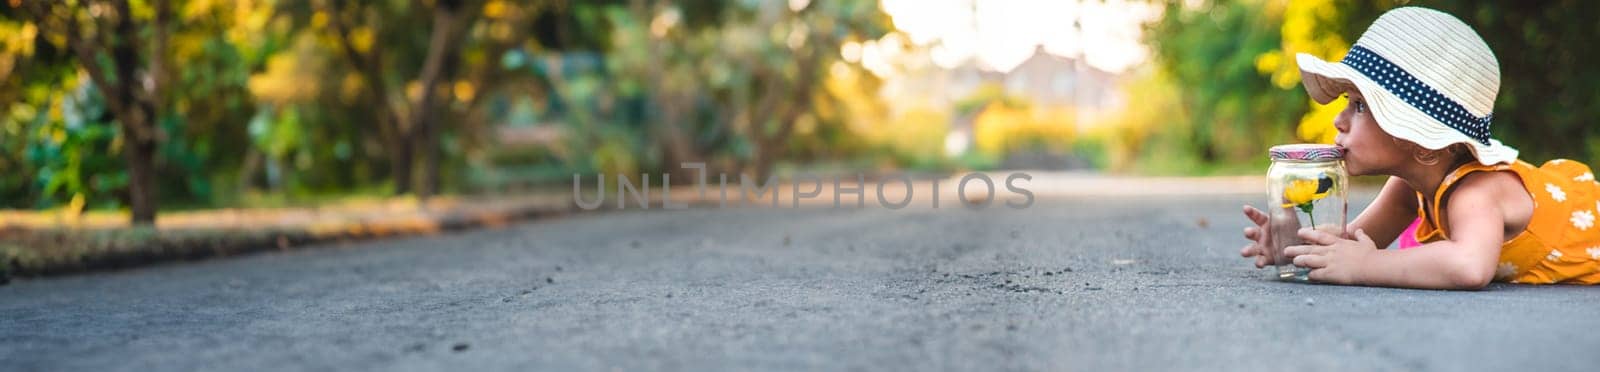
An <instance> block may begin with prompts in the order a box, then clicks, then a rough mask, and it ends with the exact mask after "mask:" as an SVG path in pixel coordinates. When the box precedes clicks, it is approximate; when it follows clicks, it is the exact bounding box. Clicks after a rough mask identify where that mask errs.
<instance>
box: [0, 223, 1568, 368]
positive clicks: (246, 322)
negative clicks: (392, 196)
mask: <svg viewBox="0 0 1600 372" xmlns="http://www.w3.org/2000/svg"><path fill="white" fill-rule="evenodd" d="M870 195H871V194H869V196H870ZM1006 197H1009V196H1006V195H1002V196H1001V198H1002V199H1003V198H1006ZM1257 199H1260V198H1259V197H1258V196H1257V195H1256V194H1245V195H1231V196H1230V195H1205V196H1203V197H1195V198H1185V197H1182V196H1172V195H1166V196H1131V195H1119V196H1109V197H1088V196H1067V197H1053V198H1041V199H1040V200H1038V201H1037V203H1035V204H1034V205H1033V206H1031V207H1030V208H1027V209H1023V210H1016V209H1010V208H1005V207H1004V206H1003V205H1001V204H999V203H996V204H994V205H992V206H990V208H987V209H984V210H981V211H970V210H965V209H961V208H955V207H954V206H953V205H950V204H945V205H942V206H941V208H940V209H932V208H930V207H929V206H928V205H926V204H918V205H913V206H912V207H908V208H906V209H900V210H891V209H886V208H883V207H880V206H877V205H875V204H873V203H870V202H869V203H868V206H867V207H866V208H862V209H855V208H846V209H830V208H815V207H806V206H802V207H800V208H782V207H780V208H750V207H741V208H733V207H729V208H726V209H720V208H702V209H689V210H674V211H662V210H623V211H614V212H603V213H593V214H581V215H576V216H571V217H565V218H560V219H553V220H545V221H537V222H531V223H526V224H521V225H515V226H511V227H507V228H501V229H493V230H480V231H472V232H463V233H453V234H447V235H438V236H427V237H417V238H403V239H390V240H381V241H373V242H366V243H359V244H344V245H331V246H327V247H324V248H322V249H306V250H296V251H290V252H280V253H268V254H259V255H253V256H248V257H239V258H231V259H218V260H211V261H205V262H198V263H187V264H175V265H165V266H157V267H150V268H142V269H134V270H125V271H118V272H110V273H99V274H88V275H81V276H72V277H61V278H47V279H32V280H22V281H19V282H15V283H12V284H11V285H8V286H3V287H0V315H3V319H0V370H15V371H46V370H86V371H107V370H127V371H155V370H163V371H165V370H552V371H567V370H816V369H826V370H997V369H998V370H1085V371H1099V370H1218V371H1386V370H1400V371H1466V370H1493V371H1510V370H1528V371H1595V370H1597V369H1600V288H1587V287H1573V286H1543V287H1539V286H1521V285H1500V284H1496V285H1493V286H1491V287H1490V288H1488V289H1487V290H1485V291H1480V292H1444V291H1424V290H1403V289H1382V288H1354V287H1337V286H1323V285H1308V284H1294V283H1282V282H1274V281H1270V280H1267V279H1266V278H1267V275H1268V274H1267V272H1265V271H1261V270H1255V269H1254V268H1253V267H1251V266H1250V265H1249V263H1248V262H1247V261H1245V260H1243V259H1240V258H1239V257H1238V253H1237V251H1238V249H1239V247H1240V246H1241V245H1242V244H1243V243H1244V240H1243V238H1241V237H1240V229H1241V228H1242V227H1243V226H1244V218H1243V217H1242V216H1240V214H1239V206H1240V205H1241V204H1242V203H1246V202H1257V201H1258V200H1257ZM1353 199H1356V200H1362V201H1364V200H1370V195H1369V196H1368V197H1366V198H1360V197H1357V198H1353ZM997 201H999V200H997ZM1256 204H1259V203H1256ZM1357 204H1360V203H1357ZM1356 207H1359V205H1357V206H1356ZM1357 210H1359V208H1354V207H1353V208H1352V215H1354V213H1355V212H1356V211H1357Z"/></svg>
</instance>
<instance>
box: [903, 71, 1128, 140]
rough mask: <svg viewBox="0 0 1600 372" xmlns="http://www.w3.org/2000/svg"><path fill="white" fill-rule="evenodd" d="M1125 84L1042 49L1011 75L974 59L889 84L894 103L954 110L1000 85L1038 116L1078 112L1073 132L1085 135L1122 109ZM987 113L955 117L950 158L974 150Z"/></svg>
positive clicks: (969, 112) (977, 111) (1117, 77)
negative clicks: (976, 132)
mask: <svg viewBox="0 0 1600 372" xmlns="http://www.w3.org/2000/svg"><path fill="white" fill-rule="evenodd" d="M1121 82H1122V75H1120V74H1115V73H1111V72H1107V71H1104V70H1101V69H1098V68H1095V67H1093V66H1091V65H1089V64H1088V63H1086V62H1084V61H1082V60H1081V59H1078V58H1072V57H1063V56H1058V55H1055V54H1051V53H1048V52H1046V51H1045V49H1044V47H1043V46H1039V47H1036V48H1035V49H1034V53H1033V55H1032V56H1031V57H1029V58H1028V59H1027V60H1024V61H1023V62H1022V63H1021V64H1019V65H1017V66H1016V67H1015V68H1013V69H1011V70H1010V71H1007V72H999V71H995V70H994V69H992V68H989V67H988V66H985V65H983V64H981V63H979V62H977V61H976V60H975V59H969V60H968V61H966V62H964V63H962V64H960V65H958V66H956V67H954V68H949V69H937V68H934V69H923V70H921V71H916V72H913V73H909V74H907V75H904V76H901V77H898V78H897V79H893V81H891V82H890V84H891V87H889V91H890V92H892V93H891V94H890V95H891V96H892V98H893V99H895V100H909V101H913V102H915V103H912V104H929V105H932V106H936V107H955V106H956V105H957V104H958V103H960V102H962V101H963V100H967V99H969V98H971V97H973V95H974V94H977V93H979V89H981V88H982V87H984V86H985V85H998V86H1000V87H1002V88H1003V89H1004V93H1005V94H1006V95H1008V96H1014V97H1021V98H1023V99H1026V100H1027V101H1028V103H1029V104H1030V105H1031V106H1032V107H1034V109H1035V110H1037V111H1050V110H1056V109H1065V110H1068V111H1071V112H1073V113H1074V114H1073V116H1074V119H1075V120H1074V123H1072V125H1075V126H1076V127H1077V128H1074V130H1080V131H1081V130H1082V129H1084V128H1087V127H1089V126H1092V125H1094V124H1096V123H1098V122H1099V121H1100V120H1102V119H1103V117H1104V116H1105V115H1106V114H1110V113H1115V112H1117V111H1118V110H1120V109H1121V108H1122V107H1123V105H1124V102H1122V101H1123V100H1124V99H1123V94H1122V89H1121ZM918 101H920V102H918ZM982 112H983V108H982V107H978V108H975V109H972V110H966V111H964V112H962V111H960V110H956V112H954V115H952V116H951V123H950V132H949V134H947V135H946V139H945V149H946V153H947V155H951V156H957V155H961V154H964V153H966V152H968V151H970V150H971V149H972V147H973V133H974V131H973V123H974V122H975V120H974V119H976V118H977V116H978V115H981V114H982Z"/></svg>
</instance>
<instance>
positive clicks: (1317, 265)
mask: <svg viewBox="0 0 1600 372" xmlns="http://www.w3.org/2000/svg"><path fill="white" fill-rule="evenodd" d="M1351 235H1354V236H1355V238H1356V240H1350V239H1344V238H1340V237H1339V236H1338V235H1334V234H1329V233H1328V232H1326V231H1319V230H1315V229H1309V228H1307V229H1300V238H1301V239H1305V241H1306V243H1310V244H1309V245H1296V246H1290V247H1287V248H1284V249H1283V253H1284V255H1287V256H1289V257H1292V258H1293V259H1294V264H1295V266H1300V267H1305V268H1309V269H1311V273H1310V274H1309V277H1310V278H1311V280H1312V281H1316V282H1324V283H1333V284H1345V285H1351V284H1360V281H1361V278H1360V275H1358V274H1359V272H1360V269H1361V268H1362V267H1365V265H1366V260H1367V257H1370V256H1372V255H1373V254H1374V253H1376V252H1377V251H1378V246H1377V244H1374V243H1373V242H1372V238H1371V237H1368V236H1367V232H1366V231H1364V230H1356V231H1355V232H1354V233H1352V234H1351Z"/></svg>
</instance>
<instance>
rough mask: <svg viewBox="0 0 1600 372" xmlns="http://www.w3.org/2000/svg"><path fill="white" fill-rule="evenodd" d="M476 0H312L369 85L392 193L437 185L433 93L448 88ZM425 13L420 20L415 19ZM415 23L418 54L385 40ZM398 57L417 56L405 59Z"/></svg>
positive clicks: (430, 190)
mask: <svg viewBox="0 0 1600 372" xmlns="http://www.w3.org/2000/svg"><path fill="white" fill-rule="evenodd" d="M430 3H431V4H430ZM483 5H484V2H482V1H467V0H433V1H416V2H392V1H374V2H342V1H317V14H318V16H320V17H324V19H326V22H327V23H328V25H329V26H330V27H329V28H330V29H331V30H332V32H333V33H334V34H335V40H337V42H338V45H339V50H340V52H342V53H343V55H344V57H345V58H346V59H347V62H348V63H350V65H351V66H353V67H354V69H355V71H356V72H357V73H358V74H359V75H360V80H361V82H362V84H364V86H365V88H366V89H367V91H368V92H370V96H369V97H370V99H371V101H370V104H371V105H372V107H373V109H375V110H377V111H378V114H377V118H376V119H377V120H376V122H375V124H376V126H377V132H378V133H379V136H380V138H382V139H383V142H384V145H385V146H386V147H387V149H388V154H389V162H390V169H391V173H390V177H392V178H393V179H394V187H395V192H396V193H400V194H406V193H411V192H413V190H414V191H415V192H416V194H417V195H418V196H419V197H422V198H427V197H429V196H431V195H433V194H434V193H436V192H437V191H438V187H439V142H440V139H439V128H438V126H439V124H438V120H439V115H440V114H441V111H443V110H441V105H442V104H443V102H441V100H440V97H441V96H443V95H447V94H449V91H448V90H446V89H448V87H449V86H450V85H452V84H447V83H449V82H451V81H453V80H454V79H455V76H456V73H457V71H458V69H459V65H460V56H461V54H460V52H461V50H460V47H459V45H460V44H461V38H462V36H463V35H465V34H466V31H468V30H470V29H471V27H472V25H473V24H474V23H475V22H476V21H477V20H478V18H479V16H480V14H481V13H482V11H483V8H484V6H483ZM429 15H431V17H430V18H432V19H431V21H428V22H424V21H421V20H419V19H415V18H417V17H425V16H429ZM416 24H428V25H429V27H428V31H427V36H426V40H427V41H426V44H425V45H426V47H425V49H422V51H423V52H422V55H421V58H409V57H414V56H413V55H407V53H408V52H413V51H412V50H406V49H405V48H390V46H392V45H406V43H405V42H406V41H409V40H407V38H411V37H416V35H414V30H415V29H416V27H413V26H414V25H416ZM396 39H399V40H396ZM406 61H418V62H419V64H417V65H416V66H408V65H407V63H406ZM395 65H401V66H395ZM413 68H414V70H413ZM391 70H393V71H391ZM413 76H414V77H413ZM415 154H420V155H421V160H422V175H421V177H420V179H418V178H414V177H413V173H412V172H413V170H414V169H413V168H414V164H413V163H414V158H413V156H414V155H415ZM413 185H415V187H413Z"/></svg>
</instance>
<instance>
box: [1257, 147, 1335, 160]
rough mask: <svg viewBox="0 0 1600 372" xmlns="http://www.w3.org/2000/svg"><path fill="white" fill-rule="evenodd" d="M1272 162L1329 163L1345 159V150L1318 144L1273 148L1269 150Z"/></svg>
mask: <svg viewBox="0 0 1600 372" xmlns="http://www.w3.org/2000/svg"><path fill="white" fill-rule="evenodd" d="M1267 154H1268V156H1271V157H1272V160H1302V161H1327V160H1339V159H1344V148H1343V147H1339V146H1337V145H1325V144H1318V143H1296V144H1292V145H1277V146H1272V149H1269V150H1267Z"/></svg>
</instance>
